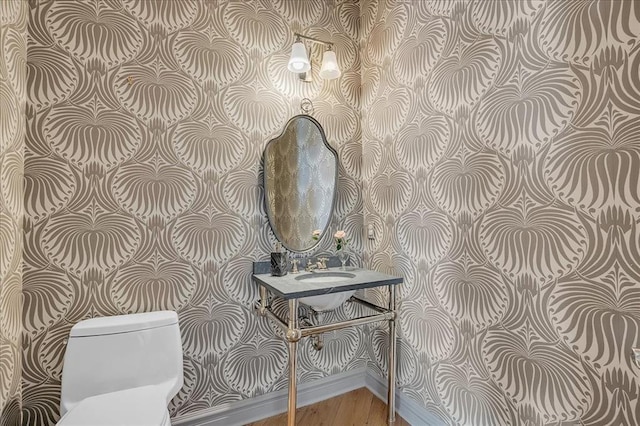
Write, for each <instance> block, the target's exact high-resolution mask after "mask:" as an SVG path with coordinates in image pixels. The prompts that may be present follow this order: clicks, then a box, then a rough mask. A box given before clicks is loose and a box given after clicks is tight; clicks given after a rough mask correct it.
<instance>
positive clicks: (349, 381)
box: [171, 367, 443, 426]
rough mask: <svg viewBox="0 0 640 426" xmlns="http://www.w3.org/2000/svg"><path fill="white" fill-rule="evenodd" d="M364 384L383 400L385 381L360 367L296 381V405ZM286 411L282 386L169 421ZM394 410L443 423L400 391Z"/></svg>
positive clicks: (180, 424) (186, 425)
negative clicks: (272, 390)
mask: <svg viewBox="0 0 640 426" xmlns="http://www.w3.org/2000/svg"><path fill="white" fill-rule="evenodd" d="M363 387H366V388H368V389H369V390H370V391H371V393H373V394H374V395H375V396H377V397H378V398H380V399H381V400H382V401H384V402H385V403H386V401H387V383H386V381H385V380H383V379H382V378H380V377H378V376H377V375H374V374H371V373H370V372H368V371H367V369H366V367H363V368H359V369H357V370H351V371H346V372H344V373H339V374H334V375H332V376H329V377H324V378H322V379H319V380H315V381H313V382H309V383H302V384H300V385H298V407H304V406H305V405H309V404H315V403H316V402H319V401H324V400H325V399H329V398H333V397H334V396H338V395H342V394H343V393H347V392H350V391H352V390H355V389H359V388H363ZM285 411H287V389H281V390H279V391H275V392H270V393H268V394H266V395H260V396H256V397H254V398H249V399H245V400H242V401H237V402H231V403H227V404H222V405H220V406H217V407H214V408H211V409H209V410H202V411H198V412H197V413H194V414H192V415H189V414H187V415H185V416H180V417H177V418H175V419H173V420H172V422H171V424H172V425H173V426H241V425H246V424H247V423H251V422H255V421H258V420H262V419H266V418H268V417H272V416H275V415H278V414H280V413H284V412H285ZM396 412H397V413H398V414H400V416H402V418H403V419H405V420H406V421H407V422H408V423H409V424H411V425H413V426H427V425H428V426H439V425H442V424H443V423H442V421H441V420H440V419H438V418H436V417H435V416H433V415H431V414H430V413H429V412H428V411H427V410H425V409H424V407H422V406H420V405H419V404H418V403H416V402H414V401H412V400H411V399H410V398H408V397H407V396H405V395H404V394H402V393H400V392H396Z"/></svg>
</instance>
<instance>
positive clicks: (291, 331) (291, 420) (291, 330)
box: [286, 299, 301, 426]
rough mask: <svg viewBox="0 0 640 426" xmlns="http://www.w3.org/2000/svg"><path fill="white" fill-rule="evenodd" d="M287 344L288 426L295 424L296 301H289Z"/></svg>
mask: <svg viewBox="0 0 640 426" xmlns="http://www.w3.org/2000/svg"><path fill="white" fill-rule="evenodd" d="M286 337H287V342H288V344H289V408H288V416H287V418H288V420H287V425H288V426H295V424H296V397H297V386H296V361H297V360H296V356H297V351H298V340H300V337H301V333H300V327H299V324H298V299H290V300H289V327H288V329H287V336H286Z"/></svg>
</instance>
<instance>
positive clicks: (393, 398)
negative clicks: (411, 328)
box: [387, 285, 397, 425]
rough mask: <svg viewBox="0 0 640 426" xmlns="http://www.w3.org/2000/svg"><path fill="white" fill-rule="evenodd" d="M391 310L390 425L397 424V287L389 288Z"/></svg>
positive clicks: (388, 405) (391, 286)
mask: <svg viewBox="0 0 640 426" xmlns="http://www.w3.org/2000/svg"><path fill="white" fill-rule="evenodd" d="M389 310H390V311H391V312H392V313H393V315H392V317H391V319H390V320H389V374H388V377H389V387H388V394H387V407H388V409H389V419H388V420H389V421H388V423H389V424H390V425H392V424H394V423H395V422H396V317H397V313H396V286H394V285H390V286H389Z"/></svg>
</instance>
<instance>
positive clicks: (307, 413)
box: [247, 388, 410, 426]
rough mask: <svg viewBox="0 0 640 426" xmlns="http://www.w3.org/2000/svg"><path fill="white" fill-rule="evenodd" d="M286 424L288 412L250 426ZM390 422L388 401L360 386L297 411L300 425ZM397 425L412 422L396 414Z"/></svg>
mask: <svg viewBox="0 0 640 426" xmlns="http://www.w3.org/2000/svg"><path fill="white" fill-rule="evenodd" d="M286 424H287V413H283V414H280V415H277V416H274V417H270V418H268V419H265V420H261V421H259V422H255V423H250V424H249V425H247V426H283V425H286ZM386 424H387V404H385V403H384V402H382V401H381V400H379V399H378V398H377V397H376V396H375V395H373V394H372V393H371V392H370V391H369V389H367V388H360V389H356V390H354V391H351V392H348V393H345V394H343V395H339V396H336V397H335V398H331V399H327V400H325V401H321V402H318V403H316V404H313V405H307V406H306V407H301V408H298V410H297V412H296V425H300V426H385V425H386ZM395 426H410V425H409V423H407V422H406V421H405V420H403V419H402V418H401V417H400V416H399V415H397V414H396V423H395Z"/></svg>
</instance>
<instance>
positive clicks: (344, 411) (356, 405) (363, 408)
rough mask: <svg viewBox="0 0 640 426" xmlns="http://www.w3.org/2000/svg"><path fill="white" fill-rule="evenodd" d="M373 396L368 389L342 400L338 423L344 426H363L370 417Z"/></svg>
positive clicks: (337, 415)
mask: <svg viewBox="0 0 640 426" xmlns="http://www.w3.org/2000/svg"><path fill="white" fill-rule="evenodd" d="M372 398H374V396H373V394H372V393H371V392H370V391H369V390H368V389H366V388H360V389H356V390H354V391H352V392H349V393H348V394H346V395H345V397H344V398H342V401H341V402H340V406H339V407H338V412H337V413H336V418H335V420H336V423H339V424H341V425H344V426H361V425H362V422H363V420H364V419H366V418H367V417H368V416H369V408H371V400H372Z"/></svg>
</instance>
